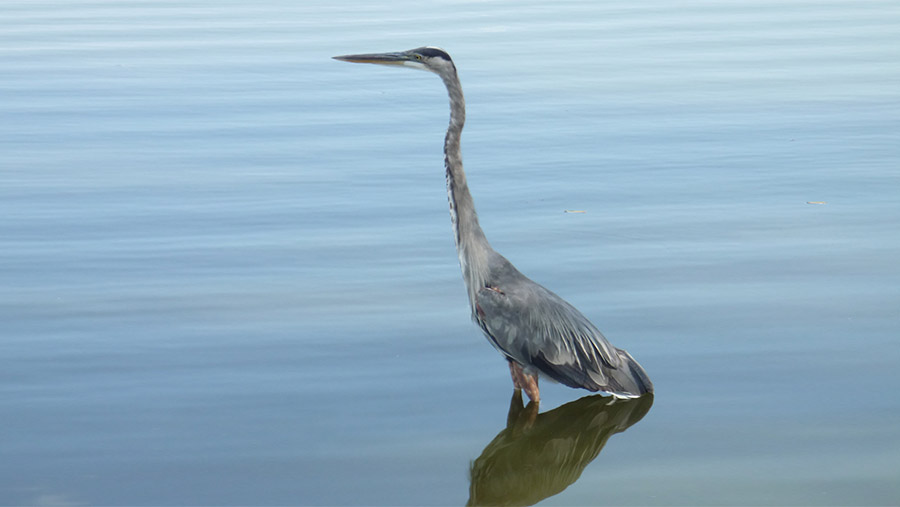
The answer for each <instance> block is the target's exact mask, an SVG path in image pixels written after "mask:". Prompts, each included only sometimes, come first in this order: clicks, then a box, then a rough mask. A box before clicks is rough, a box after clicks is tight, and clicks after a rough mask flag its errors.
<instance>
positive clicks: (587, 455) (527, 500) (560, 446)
mask: <svg viewBox="0 0 900 507" xmlns="http://www.w3.org/2000/svg"><path fill="white" fill-rule="evenodd" d="M652 405H653V395H645V396H642V397H640V398H637V399H633V400H617V399H615V398H611V397H609V396H601V395H592V396H585V397H584V398H581V399H579V400H576V401H573V402H571V403H567V404H565V405H563V406H561V407H558V408H556V409H553V410H551V411H549V412H545V413H543V414H539V413H538V406H537V405H536V404H535V403H533V402H532V403H529V404H528V406H525V407H523V406H522V393H521V391H517V392H516V393H515V394H513V397H512V400H511V402H510V406H509V416H508V418H507V421H506V428H505V429H504V430H503V431H501V432H500V433H499V434H498V435H497V436H496V437H494V439H493V440H492V441H491V443H489V444H488V445H487V447H485V448H484V451H482V452H481V456H479V457H478V458H477V459H476V460H475V461H473V462H472V465H471V467H470V470H469V481H470V483H469V501H468V502H467V503H466V505H532V504H535V503H537V502H540V501H541V500H543V499H545V498H548V497H551V496H553V495H556V494H558V493H560V492H562V491H563V490H564V489H566V488H567V487H569V485H571V484H573V483H574V482H575V481H577V480H578V478H579V477H580V476H581V472H582V471H584V469H585V467H587V465H588V464H589V463H590V462H591V461H593V460H594V458H596V457H597V455H598V454H600V451H601V450H602V449H603V446H604V445H605V444H606V441H607V440H609V437H611V436H612V435H614V434H616V433H621V432H623V431H625V430H627V429H628V428H629V427H631V426H632V425H634V424H635V423H637V422H638V421H640V420H641V418H643V417H644V416H645V415H646V414H647V412H649V411H650V407H651V406H652Z"/></svg>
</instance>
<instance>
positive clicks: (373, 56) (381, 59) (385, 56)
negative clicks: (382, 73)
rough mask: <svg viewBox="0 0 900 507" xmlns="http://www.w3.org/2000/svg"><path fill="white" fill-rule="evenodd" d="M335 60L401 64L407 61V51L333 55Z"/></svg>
mask: <svg viewBox="0 0 900 507" xmlns="http://www.w3.org/2000/svg"><path fill="white" fill-rule="evenodd" d="M332 58H334V59H335V60H341V61H342V62H353V63H377V64H381V65H403V64H404V63H406V62H408V61H409V54H408V53H407V52H400V53H369V54H364V55H343V56H333V57H332Z"/></svg>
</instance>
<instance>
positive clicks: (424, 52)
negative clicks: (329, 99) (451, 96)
mask: <svg viewBox="0 0 900 507" xmlns="http://www.w3.org/2000/svg"><path fill="white" fill-rule="evenodd" d="M334 59H335V60H341V61H344V62H354V63H377V64H381V65H404V66H406V67H412V68H414V69H421V70H427V71H429V72H434V73H435V74H438V75H440V76H444V75H447V74H449V73H451V72H455V71H456V67H455V66H454V65H453V60H451V59H450V55H448V54H447V52H446V51H444V50H443V49H441V48H437V47H434V46H426V47H421V48H416V49H410V50H409V51H400V52H397V53H370V54H363V55H344V56H335V57H334Z"/></svg>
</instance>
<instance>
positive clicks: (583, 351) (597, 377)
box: [475, 268, 652, 394]
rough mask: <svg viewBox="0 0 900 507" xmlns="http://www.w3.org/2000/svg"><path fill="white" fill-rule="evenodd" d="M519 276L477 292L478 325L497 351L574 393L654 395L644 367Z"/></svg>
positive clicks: (570, 308)
mask: <svg viewBox="0 0 900 507" xmlns="http://www.w3.org/2000/svg"><path fill="white" fill-rule="evenodd" d="M513 269H514V268H513ZM515 274H516V275H518V276H515V277H512V276H506V279H507V280H506V281H505V282H504V283H502V284H498V285H490V286H488V287H484V288H481V289H479V290H478V291H477V292H476V303H477V304H476V313H475V320H476V321H477V322H478V324H479V325H480V326H481V328H482V329H483V330H484V332H485V334H486V335H487V337H488V339H489V340H490V341H491V343H492V344H493V345H494V346H495V347H496V348H497V349H498V350H500V351H501V352H502V353H503V354H504V355H506V356H507V357H508V358H510V359H513V360H515V361H517V362H518V363H520V364H521V365H523V366H525V367H526V369H527V368H529V367H531V368H535V369H537V370H539V371H540V372H542V373H544V374H545V375H547V376H549V377H550V378H552V379H554V380H556V381H557V382H560V383H562V384H565V385H568V386H571V387H583V388H585V389H589V390H591V391H607V392H618V393H624V394H642V393H643V392H650V391H652V385H650V384H649V380H647V378H646V374H645V373H644V372H643V369H642V368H641V367H640V365H638V364H637V363H636V362H635V361H634V359H632V358H631V356H630V355H628V353H627V352H625V351H623V350H619V349H617V348H616V347H614V346H613V345H612V344H610V343H609V341H608V340H607V339H606V337H605V336H603V333H601V332H600V330H599V329H597V328H596V326H594V325H593V324H592V323H591V322H590V321H589V320H588V319H587V318H586V317H585V316H584V315H582V314H581V312H579V311H578V310H577V309H576V308H575V307H573V306H572V305H570V304H569V303H568V302H566V301H565V300H564V299H562V298H561V297H559V296H557V295H556V294H554V293H553V292H551V291H550V290H548V289H546V288H544V287H543V286H541V285H539V284H537V283H535V282H533V281H532V280H530V279H528V278H526V277H525V276H524V275H521V273H518V272H517V271H516V272H515ZM635 391H637V392H635Z"/></svg>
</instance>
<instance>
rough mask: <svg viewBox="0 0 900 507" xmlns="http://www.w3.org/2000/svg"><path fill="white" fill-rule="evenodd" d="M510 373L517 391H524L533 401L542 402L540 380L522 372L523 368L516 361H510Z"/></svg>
mask: <svg viewBox="0 0 900 507" xmlns="http://www.w3.org/2000/svg"><path fill="white" fill-rule="evenodd" d="M509 373H510V375H512V381H513V386H514V387H515V388H516V389H524V390H525V394H527V395H528V398H529V399H531V401H533V402H535V403H538V402H540V401H541V392H540V390H539V389H538V378H537V376H536V375H529V374H527V373H525V372H524V371H522V367H521V366H519V363H517V362H515V361H509Z"/></svg>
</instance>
